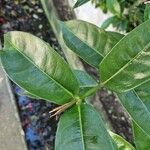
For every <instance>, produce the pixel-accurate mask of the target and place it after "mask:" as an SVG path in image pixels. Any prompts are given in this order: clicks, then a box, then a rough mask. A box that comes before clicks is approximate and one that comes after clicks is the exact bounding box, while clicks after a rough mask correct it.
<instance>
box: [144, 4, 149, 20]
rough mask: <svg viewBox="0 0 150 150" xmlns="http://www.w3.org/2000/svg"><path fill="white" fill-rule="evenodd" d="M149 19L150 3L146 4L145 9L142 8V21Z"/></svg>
mask: <svg viewBox="0 0 150 150" xmlns="http://www.w3.org/2000/svg"><path fill="white" fill-rule="evenodd" d="M148 19H150V4H149V3H148V4H146V7H145V10H144V21H146V20H148Z"/></svg>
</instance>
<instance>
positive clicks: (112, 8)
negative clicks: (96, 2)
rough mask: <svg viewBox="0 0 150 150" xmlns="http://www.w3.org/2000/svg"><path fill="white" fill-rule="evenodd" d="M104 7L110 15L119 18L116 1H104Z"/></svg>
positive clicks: (119, 11) (119, 10) (118, 7)
mask: <svg viewBox="0 0 150 150" xmlns="http://www.w3.org/2000/svg"><path fill="white" fill-rule="evenodd" d="M106 6H107V8H108V10H109V11H110V12H111V13H113V14H114V15H118V16H120V13H121V8H120V4H119V3H118V1H117V0H106Z"/></svg>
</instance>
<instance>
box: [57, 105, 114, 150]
mask: <svg viewBox="0 0 150 150" xmlns="http://www.w3.org/2000/svg"><path fill="white" fill-rule="evenodd" d="M100 148H101V149H102V150H103V149H105V150H115V149H114V148H113V144H112V141H111V138H110V136H109V134H108V133H107V130H106V129H105V127H104V124H103V121H102V119H101V118H100V116H99V113H98V112H97V111H95V110H94V108H93V107H92V106H90V105H88V104H81V105H76V106H74V107H72V108H71V109H69V110H67V111H66V112H65V113H64V114H63V115H62V116H61V118H60V122H59V124H58V129H57V133H56V141H55V150H77V149H78V150H99V149H100Z"/></svg>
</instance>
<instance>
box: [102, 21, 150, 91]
mask: <svg viewBox="0 0 150 150" xmlns="http://www.w3.org/2000/svg"><path fill="white" fill-rule="evenodd" d="M149 26H150V20H148V21H146V22H144V23H143V24H141V25H140V26H138V27H137V28H135V29H134V30H133V31H131V32H130V33H129V34H128V35H126V36H125V37H124V38H122V39H121V40H120V41H119V42H118V43H117V44H116V45H115V46H114V47H113V48H112V50H111V51H110V53H108V54H107V56H106V57H105V58H104V59H103V61H102V62H101V64H100V73H101V82H102V85H104V86H106V87H108V88H109V89H111V90H114V91H116V92H124V91H128V90H130V89H133V88H135V87H138V86H140V85H141V84H142V83H144V82H146V81H148V80H149V78H150V69H149V68H150V63H149V60H150V55H149V54H150V38H149V37H150V28H149Z"/></svg>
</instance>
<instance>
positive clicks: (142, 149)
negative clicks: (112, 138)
mask: <svg viewBox="0 0 150 150" xmlns="http://www.w3.org/2000/svg"><path fill="white" fill-rule="evenodd" d="M132 129H133V135H134V141H135V145H136V148H137V150H146V149H149V143H150V136H148V135H147V134H146V133H145V132H144V131H143V130H142V129H141V128H140V127H139V126H138V125H137V124H136V123H135V122H134V121H132ZM143 137H144V138H143Z"/></svg>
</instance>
